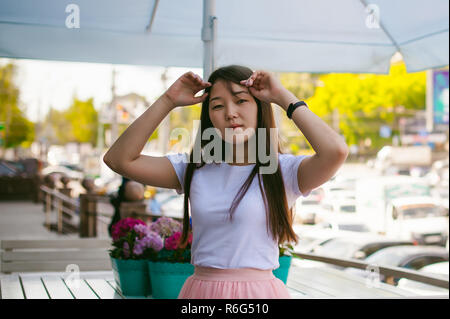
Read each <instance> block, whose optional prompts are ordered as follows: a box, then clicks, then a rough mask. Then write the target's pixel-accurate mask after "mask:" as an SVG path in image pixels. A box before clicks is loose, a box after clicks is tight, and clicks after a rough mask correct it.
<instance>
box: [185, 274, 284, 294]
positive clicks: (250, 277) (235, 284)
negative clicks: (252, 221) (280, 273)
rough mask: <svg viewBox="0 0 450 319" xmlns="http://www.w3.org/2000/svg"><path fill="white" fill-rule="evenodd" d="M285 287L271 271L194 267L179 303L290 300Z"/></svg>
mask: <svg viewBox="0 0 450 319" xmlns="http://www.w3.org/2000/svg"><path fill="white" fill-rule="evenodd" d="M290 298H291V296H290V294H289V292H288V290H287V288H286V286H285V284H284V283H283V282H282V281H281V280H280V279H278V278H276V277H275V276H274V275H273V273H272V271H271V270H261V269H255V268H236V269H218V268H209V267H199V266H195V271H194V274H193V275H192V276H190V277H188V278H187V279H186V281H185V283H184V285H183V287H182V288H181V291H180V294H179V295H178V299H290Z"/></svg>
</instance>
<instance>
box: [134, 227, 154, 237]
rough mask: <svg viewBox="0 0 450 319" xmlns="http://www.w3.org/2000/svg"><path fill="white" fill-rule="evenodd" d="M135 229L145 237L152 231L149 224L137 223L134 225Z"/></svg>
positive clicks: (139, 234)
mask: <svg viewBox="0 0 450 319" xmlns="http://www.w3.org/2000/svg"><path fill="white" fill-rule="evenodd" d="M133 229H134V231H135V232H136V233H137V234H138V237H139V238H143V237H145V236H147V235H148V234H149V233H150V228H149V227H148V226H147V225H143V224H136V225H134V227H133Z"/></svg>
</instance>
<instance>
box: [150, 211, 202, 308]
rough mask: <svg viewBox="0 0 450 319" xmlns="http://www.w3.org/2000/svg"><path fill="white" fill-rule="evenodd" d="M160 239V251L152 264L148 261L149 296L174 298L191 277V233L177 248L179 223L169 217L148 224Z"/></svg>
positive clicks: (192, 272) (179, 234)
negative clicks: (150, 291) (161, 239)
mask: <svg viewBox="0 0 450 319" xmlns="http://www.w3.org/2000/svg"><path fill="white" fill-rule="evenodd" d="M150 229H151V230H152V231H155V232H156V233H157V234H158V235H159V236H161V237H162V238H163V240H164V248H163V249H161V250H160V251H159V254H158V258H157V260H156V261H154V260H153V261H152V260H150V261H149V262H148V269H149V273H150V280H151V286H152V297H153V298H155V299H176V298H177V297H178V294H179V293H180V290H181V288H182V287H183V284H184V282H185V281H186V279H187V278H188V277H189V276H191V275H193V274H194V266H193V265H192V264H191V244H192V233H191V232H189V237H188V244H187V246H186V247H181V246H180V239H181V233H182V227H181V224H180V223H179V222H177V221H175V220H173V219H172V218H169V217H160V218H158V219H157V220H156V221H155V222H154V223H152V224H151V226H150Z"/></svg>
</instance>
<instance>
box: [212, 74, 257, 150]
mask: <svg viewBox="0 0 450 319" xmlns="http://www.w3.org/2000/svg"><path fill="white" fill-rule="evenodd" d="M229 84H230V85H231V90H232V92H230V91H229V90H228V87H227V85H226V82H225V81H224V80H217V81H216V82H215V83H214V85H213V86H212V88H211V91H210V93H209V98H210V100H209V117H210V119H211V122H212V124H213V125H214V127H215V128H216V129H218V130H219V131H220V134H221V136H222V139H223V140H225V141H226V142H228V143H233V144H240V143H245V142H247V141H248V139H249V138H250V137H251V136H253V135H254V134H255V133H256V129H257V124H258V122H257V121H258V117H257V115H258V106H257V104H256V101H255V99H254V98H253V96H252V95H251V94H250V92H249V91H248V88H247V87H245V86H242V85H239V84H236V83H233V82H229ZM233 125H240V126H241V127H238V128H232V126H233ZM225 129H227V130H225Z"/></svg>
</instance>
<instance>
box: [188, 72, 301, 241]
mask: <svg viewBox="0 0 450 319" xmlns="http://www.w3.org/2000/svg"><path fill="white" fill-rule="evenodd" d="M252 73H253V71H252V70H251V69H249V68H247V67H244V66H240V65H230V66H226V67H221V68H219V69H217V70H215V71H214V72H213V73H212V74H211V75H210V76H209V79H208V82H210V83H211V84H213V85H214V83H215V82H216V81H217V80H219V79H221V80H225V82H226V83H227V85H228V89H229V90H230V91H231V84H230V82H233V83H236V84H240V81H242V80H246V79H248V78H249V77H250V76H251V75H252ZM211 88H212V85H211V86H210V87H208V88H206V89H205V92H208V93H210V91H211ZM209 97H210V96H209ZM209 97H208V98H207V99H206V100H205V101H204V102H203V103H202V110H201V115H200V129H199V130H198V131H197V136H196V139H195V142H194V146H193V148H192V150H191V153H190V160H189V163H188V164H187V167H186V171H185V176H184V217H183V233H182V236H181V242H180V244H181V245H182V246H185V245H186V244H187V239H188V232H189V206H188V205H189V195H190V188H191V187H190V186H191V180H192V176H193V175H194V172H195V170H196V169H201V167H203V165H205V162H204V161H203V157H202V156H201V159H200V161H201V162H200V163H194V161H193V154H194V150H198V149H201V150H203V148H204V146H205V145H207V144H208V143H209V142H210V140H202V139H201V136H203V131H204V130H206V129H207V128H213V127H214V126H213V124H212V122H211V119H210V117H209ZM254 98H255V101H256V104H257V106H258V115H257V117H258V122H257V128H256V130H255V134H256V135H255V136H254V138H256V141H258V131H259V130H258V128H265V130H264V131H265V132H266V143H265V145H266V155H268V154H273V153H275V154H277V155H278V153H282V151H281V147H280V144H279V142H278V138H276V141H277V143H276V144H277V145H270V141H271V140H270V128H276V124H275V120H274V116H273V111H272V107H271V105H270V103H266V102H263V101H260V100H258V99H257V98H256V97H254ZM199 143H200V144H199ZM225 147H226V142H225V141H223V140H222V157H223V158H222V160H225V159H224V157H225ZM256 154H259V152H258V143H256ZM269 164H270V162H268V163H267V164H264V163H261V162H260V160H259V157H258V156H256V164H255V166H254V168H253V170H252V171H251V173H250V175H249V176H248V178H247V180H246V181H245V182H244V184H243V185H242V187H241V189H240V190H239V192H238V193H237V195H236V197H235V198H234V200H233V202H232V204H231V207H230V219H232V217H233V213H234V211H235V210H236V207H237V206H238V205H239V203H240V201H241V199H242V198H243V197H244V195H245V194H246V192H247V190H248V189H249V187H250V185H251V183H252V181H253V178H254V176H255V175H258V183H259V189H260V191H261V195H262V198H263V199H264V206H265V210H266V217H267V218H266V219H267V231H268V232H269V231H270V234H271V235H272V237H273V238H274V239H275V240H277V242H278V243H284V242H295V243H297V235H296V234H295V232H294V230H293V229H292V222H293V212H292V208H291V209H289V207H288V202H287V199H286V192H285V188H284V183H283V177H282V172H281V169H280V164H279V163H278V156H277V165H278V167H277V170H276V172H275V173H273V174H259V173H258V172H259V168H260V167H263V166H268V165H269ZM257 173H258V174H257ZM261 176H262V184H263V185H264V190H267V191H266V192H264V191H263V188H262V185H261ZM264 193H265V194H266V195H267V197H266V196H264Z"/></svg>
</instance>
